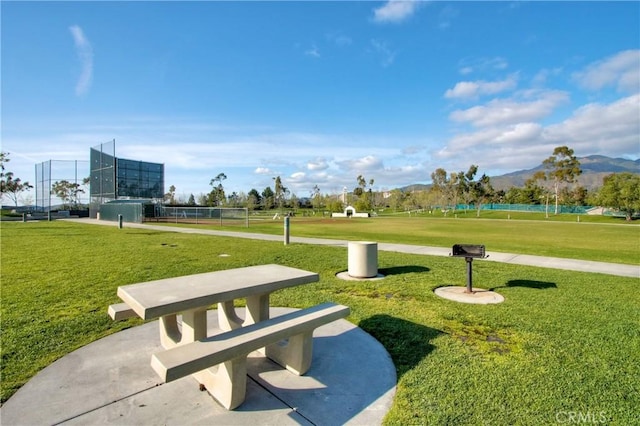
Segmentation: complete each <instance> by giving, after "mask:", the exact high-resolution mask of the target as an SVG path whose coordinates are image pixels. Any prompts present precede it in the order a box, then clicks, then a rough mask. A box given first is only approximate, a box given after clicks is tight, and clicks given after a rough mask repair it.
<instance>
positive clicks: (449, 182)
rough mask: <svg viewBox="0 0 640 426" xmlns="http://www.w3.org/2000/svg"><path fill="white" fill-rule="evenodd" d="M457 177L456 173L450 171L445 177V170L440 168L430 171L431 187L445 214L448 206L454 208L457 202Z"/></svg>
mask: <svg viewBox="0 0 640 426" xmlns="http://www.w3.org/2000/svg"><path fill="white" fill-rule="evenodd" d="M458 179H459V176H458V174H457V173H453V172H452V173H451V174H450V175H449V176H448V177H447V171H446V170H444V169H441V168H438V169H436V171H435V172H433V173H431V181H432V186H431V189H432V190H433V191H435V192H436V194H437V195H438V199H439V203H438V204H440V209H441V210H442V211H443V212H444V214H445V216H446V214H447V210H448V207H449V206H452V208H453V209H454V210H455V208H456V206H457V204H458V193H459V191H458Z"/></svg>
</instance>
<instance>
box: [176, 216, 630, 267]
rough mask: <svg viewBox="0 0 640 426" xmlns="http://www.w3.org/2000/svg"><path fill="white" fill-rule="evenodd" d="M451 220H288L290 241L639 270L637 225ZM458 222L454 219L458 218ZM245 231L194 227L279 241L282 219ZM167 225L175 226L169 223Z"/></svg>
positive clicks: (255, 223)
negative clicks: (476, 252) (411, 247)
mask: <svg viewBox="0 0 640 426" xmlns="http://www.w3.org/2000/svg"><path fill="white" fill-rule="evenodd" d="M452 216H453V217H446V218H445V217H442V216H441V214H440V215H439V216H436V215H430V214H428V213H423V214H418V215H417V214H415V213H414V214H412V215H409V214H401V215H389V216H382V215H380V216H377V217H370V218H353V219H348V218H335V219H333V218H330V217H329V216H328V215H325V216H324V217H323V216H322V215H315V216H311V215H309V216H301V215H296V216H294V217H290V218H289V232H290V235H291V236H299V237H318V238H335V239H341V240H350V241H354V240H363V241H376V242H388V243H403V244H415V245H425V246H437V247H451V246H452V245H453V244H458V243H470V244H484V245H485V246H486V248H487V251H497V252H504V253H518V254H532V255H539V256H551V257H562V258H572V259H583V260H593V261H600V262H612V263H625V264H632V265H638V264H640V221H633V222H626V221H625V220H623V219H619V218H611V217H602V216H576V215H558V216H551V217H550V218H549V219H545V217H544V214H543V213H542V214H536V213H522V212H520V213H518V212H514V213H509V212H492V213H486V212H483V213H482V216H481V218H476V214H475V211H469V212H468V213H466V214H465V213H464V212H461V213H458V214H457V215H452ZM456 216H457V217H456ZM249 222H250V225H249V227H248V228H239V227H237V226H229V227H220V226H217V225H216V224H210V225H202V224H200V225H192V226H197V227H198V228H202V227H205V228H206V227H209V226H210V227H211V229H228V230H230V231H238V232H247V231H248V232H258V233H265V234H273V235H282V234H283V232H284V224H283V222H284V221H283V218H282V217H278V218H275V219H274V215H273V214H272V213H271V214H264V215H261V216H256V215H253V216H251V218H250V221H249ZM171 225H174V226H175V225H176V224H175V223H172V224H171Z"/></svg>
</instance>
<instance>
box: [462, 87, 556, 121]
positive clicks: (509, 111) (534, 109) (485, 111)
mask: <svg viewBox="0 0 640 426" xmlns="http://www.w3.org/2000/svg"><path fill="white" fill-rule="evenodd" d="M519 96H520V97H522V98H525V99H524V100H523V101H520V100H519V99H516V98H507V99H493V100H491V101H489V102H488V103H486V104H484V105H478V106H474V107H471V108H469V109H465V110H456V111H453V112H452V113H451V114H450V115H449V118H450V119H451V120H453V121H456V122H463V123H471V124H473V125H474V126H476V127H488V126H498V125H508V124H516V123H522V122H531V121H535V120H538V119H541V118H543V117H546V116H548V115H549V114H551V112H553V110H554V109H555V108H556V107H557V106H558V105H560V104H562V103H564V102H566V101H567V100H568V95H567V94H566V93H565V92H560V91H525V92H521V93H520V94H519ZM532 97H533V98H534V99H533V100H529V98H532Z"/></svg>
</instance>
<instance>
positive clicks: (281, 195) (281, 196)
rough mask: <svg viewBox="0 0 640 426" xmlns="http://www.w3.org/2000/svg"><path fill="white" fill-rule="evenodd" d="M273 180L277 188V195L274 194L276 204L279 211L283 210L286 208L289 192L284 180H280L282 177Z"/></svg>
mask: <svg viewBox="0 0 640 426" xmlns="http://www.w3.org/2000/svg"><path fill="white" fill-rule="evenodd" d="M273 180H274V186H275V193H274V194H273V196H274V202H275V203H276V205H277V206H278V208H279V209H282V207H283V206H284V201H285V196H286V194H288V193H289V190H288V189H287V188H286V187H285V186H284V185H282V179H280V176H276V177H274V178H273Z"/></svg>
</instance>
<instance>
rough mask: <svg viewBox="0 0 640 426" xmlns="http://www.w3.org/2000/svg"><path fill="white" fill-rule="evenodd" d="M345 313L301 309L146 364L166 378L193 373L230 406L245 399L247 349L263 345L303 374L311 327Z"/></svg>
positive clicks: (337, 308) (338, 308)
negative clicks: (286, 340) (285, 341)
mask: <svg viewBox="0 0 640 426" xmlns="http://www.w3.org/2000/svg"><path fill="white" fill-rule="evenodd" d="M349 312H350V311H349V308H348V307H347V306H343V305H337V304H334V303H325V304H321V305H317V306H314V307H312V308H308V309H302V310H299V311H295V312H291V313H288V314H285V315H281V316H278V317H276V318H271V319H268V320H265V321H261V322H258V323H256V324H251V325H248V326H245V327H241V328H237V329H235V330H231V331H228V332H225V333H222V334H219V335H216V336H211V337H207V338H205V339H201V340H198V341H195V342H192V343H187V344H184V345H180V346H177V347H174V348H172V349H168V350H165V351H162V352H159V353H156V354H153V356H152V358H151V366H152V368H153V369H154V370H155V371H156V373H158V375H159V376H160V377H161V378H162V379H163V380H164V381H165V382H171V381H173V380H176V379H179V378H181V377H184V376H188V375H190V374H193V375H194V376H195V377H196V379H197V380H198V381H199V382H200V383H201V384H203V385H205V387H206V388H207V390H209V392H210V393H211V394H212V395H213V396H214V397H215V398H216V399H217V400H218V401H219V402H220V403H221V404H222V405H223V406H225V408H227V409H233V408H235V407H237V406H238V405H240V404H241V403H242V402H243V401H244V395H245V389H246V359H247V356H248V355H249V354H250V353H251V352H253V351H255V350H258V349H261V348H265V354H266V356H267V357H269V358H271V359H272V360H273V361H275V362H277V363H278V364H280V365H282V366H283V367H285V368H287V369H288V370H290V371H291V372H293V373H295V374H298V375H302V374H304V373H306V372H307V370H308V369H309V367H310V365H311V355H312V341H313V330H314V329H316V328H318V327H320V326H322V325H324V324H328V323H330V322H333V321H335V320H338V319H341V318H345V317H346V316H348V315H349ZM287 338H288V339H289V341H288V343H286V344H284V345H283V344H281V341H283V340H284V339H287ZM214 366H218V368H217V371H213V370H212V369H211V367H214Z"/></svg>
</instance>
